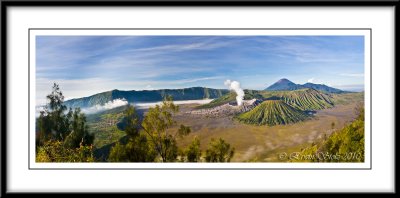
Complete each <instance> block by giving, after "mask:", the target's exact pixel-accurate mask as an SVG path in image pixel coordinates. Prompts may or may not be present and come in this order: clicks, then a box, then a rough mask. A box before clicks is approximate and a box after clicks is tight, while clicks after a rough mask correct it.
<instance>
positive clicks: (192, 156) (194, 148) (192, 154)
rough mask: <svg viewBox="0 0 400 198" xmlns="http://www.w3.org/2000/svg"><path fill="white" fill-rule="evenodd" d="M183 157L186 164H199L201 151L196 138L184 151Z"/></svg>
mask: <svg viewBox="0 0 400 198" xmlns="http://www.w3.org/2000/svg"><path fill="white" fill-rule="evenodd" d="M185 155H186V161H188V162H200V157H201V149H200V139H199V138H198V137H195V138H194V140H193V141H192V143H191V144H190V145H189V146H188V147H187V148H186V149H185Z"/></svg>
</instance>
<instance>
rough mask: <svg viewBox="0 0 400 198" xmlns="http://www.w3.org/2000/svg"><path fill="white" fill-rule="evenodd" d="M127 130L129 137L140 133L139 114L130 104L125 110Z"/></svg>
mask: <svg viewBox="0 0 400 198" xmlns="http://www.w3.org/2000/svg"><path fill="white" fill-rule="evenodd" d="M124 114H125V118H124V120H125V132H126V134H127V135H128V136H129V137H134V136H137V135H138V134H139V126H140V125H139V116H138V115H137V114H136V111H135V108H134V107H133V106H132V105H128V108H126V110H125V112H124Z"/></svg>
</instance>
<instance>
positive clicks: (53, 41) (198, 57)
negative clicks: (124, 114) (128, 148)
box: [36, 36, 364, 103]
mask: <svg viewBox="0 0 400 198" xmlns="http://www.w3.org/2000/svg"><path fill="white" fill-rule="evenodd" d="M36 78H37V79H36V86H37V91H36V94H37V96H36V99H37V102H38V103H43V102H45V96H46V95H47V94H48V93H49V92H50V90H51V85H52V82H57V83H59V84H60V87H61V89H62V91H63V92H64V95H65V96H66V99H70V98H76V97H84V96H89V95H92V94H95V93H98V92H103V91H109V90H112V89H120V90H144V89H163V88H184V87H193V86H202V87H211V88H226V87H225V86H224V81H225V80H227V79H230V80H236V81H239V82H240V83H241V85H242V87H243V88H245V89H257V90H259V89H265V88H266V87H268V86H269V85H271V84H273V83H274V82H276V81H277V80H279V79H281V78H287V79H289V80H291V81H293V82H294V83H298V84H303V83H306V82H308V81H309V82H313V83H318V84H326V85H329V86H333V87H335V88H339V89H343V90H357V91H359V90H363V87H364V37H363V36H37V37H36Z"/></svg>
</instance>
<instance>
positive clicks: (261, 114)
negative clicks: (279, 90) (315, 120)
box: [236, 100, 308, 126]
mask: <svg viewBox="0 0 400 198" xmlns="http://www.w3.org/2000/svg"><path fill="white" fill-rule="evenodd" d="M307 118H308V115H307V114H306V113H304V112H303V111H300V110H298V109H295V108H293V107H291V106H289V105H288V104H286V103H284V102H283V101H281V100H267V101H264V102H263V103H262V104H260V105H258V106H257V107H256V108H254V109H253V110H251V111H249V112H246V113H243V114H241V115H239V116H237V117H236V119H237V120H239V121H240V122H243V123H246V124H255V125H269V126H273V125H279V124H291V123H295V122H299V121H303V120H305V119H307Z"/></svg>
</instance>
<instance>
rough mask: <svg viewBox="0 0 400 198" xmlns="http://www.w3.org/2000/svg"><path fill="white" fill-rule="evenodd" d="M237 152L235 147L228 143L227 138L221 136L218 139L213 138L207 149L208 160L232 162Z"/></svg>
mask: <svg viewBox="0 0 400 198" xmlns="http://www.w3.org/2000/svg"><path fill="white" fill-rule="evenodd" d="M234 153H235V148H231V145H230V144H228V143H226V142H225V140H223V139H222V138H219V139H218V140H215V139H211V142H210V144H209V146H208V149H207V150H206V161H207V162H230V160H231V158H232V157H233V155H234Z"/></svg>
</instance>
